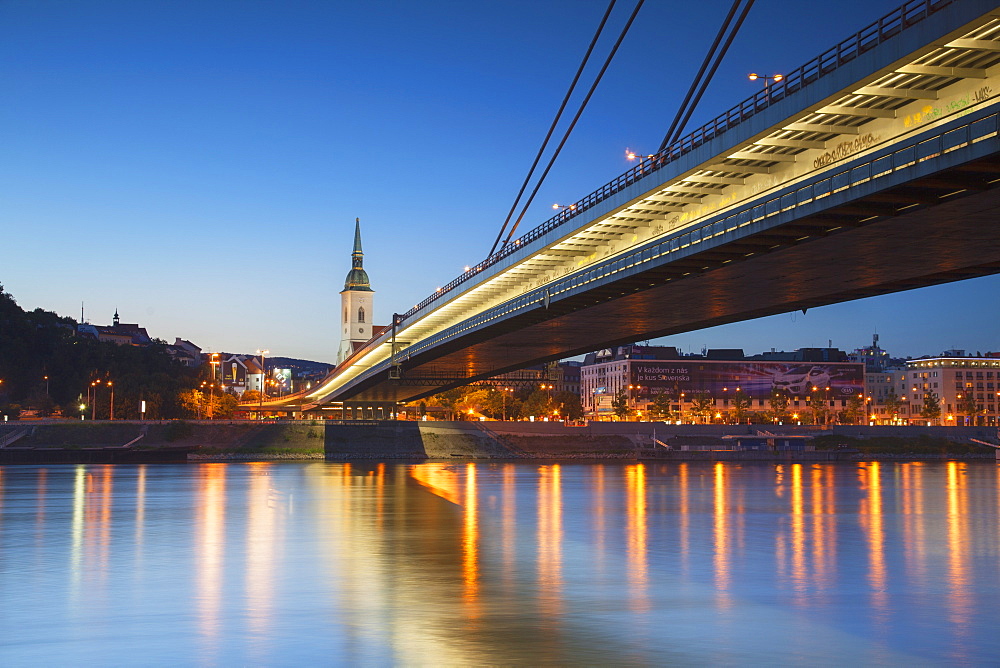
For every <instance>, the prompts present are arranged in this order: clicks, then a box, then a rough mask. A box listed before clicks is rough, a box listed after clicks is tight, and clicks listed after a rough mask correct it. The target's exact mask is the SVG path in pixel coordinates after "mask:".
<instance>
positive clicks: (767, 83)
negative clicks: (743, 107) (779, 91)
mask: <svg viewBox="0 0 1000 668" xmlns="http://www.w3.org/2000/svg"><path fill="white" fill-rule="evenodd" d="M747 78H748V79H750V81H756V80H757V79H763V80H764V99H765V100H768V101H770V100H771V95H770V92H769V89H770V82H771V81H773V82H774V83H778V82H779V81H782V80H783V79H784V78H785V75H784V74H772V75H771V76H766V75H763V74H757V73H756V72H751V73H750V74H748V75H747Z"/></svg>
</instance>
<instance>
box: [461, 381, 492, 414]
mask: <svg viewBox="0 0 1000 668" xmlns="http://www.w3.org/2000/svg"><path fill="white" fill-rule="evenodd" d="M465 389H466V392H465V393H464V394H463V395H462V396H461V397H459V398H458V400H457V401H456V402H455V408H456V409H457V410H458V411H459V412H461V413H462V414H463V415H468V416H470V417H471V416H474V415H475V414H476V413H479V414H482V412H483V409H484V408H485V406H486V403H487V401H486V400H487V398H488V397H489V393H490V391H489V389H488V388H485V387H469V388H465Z"/></svg>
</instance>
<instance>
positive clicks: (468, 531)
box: [462, 463, 479, 618]
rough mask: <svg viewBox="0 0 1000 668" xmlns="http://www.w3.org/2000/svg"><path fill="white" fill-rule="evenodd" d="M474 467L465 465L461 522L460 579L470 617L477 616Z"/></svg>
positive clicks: (477, 567)
mask: <svg viewBox="0 0 1000 668" xmlns="http://www.w3.org/2000/svg"><path fill="white" fill-rule="evenodd" d="M478 504H479V498H478V490H477V489H476V465H475V464H471V463H470V464H466V465H465V508H464V515H463V522H462V579H463V581H464V583H465V591H464V593H463V599H464V601H465V604H466V606H467V607H469V608H471V609H469V610H467V611H466V614H467V615H468V616H470V617H473V618H476V617H478V616H479V609H478V607H477V605H476V604H477V602H478V598H479V526H478V517H477V515H476V513H477V512H478Z"/></svg>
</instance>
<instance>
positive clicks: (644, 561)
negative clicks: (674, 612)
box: [625, 464, 649, 612]
mask: <svg viewBox="0 0 1000 668" xmlns="http://www.w3.org/2000/svg"><path fill="white" fill-rule="evenodd" d="M625 484H626V489H627V494H628V497H627V504H626V510H625V512H626V513H627V516H628V526H627V528H626V531H627V545H628V548H627V554H626V558H627V560H628V581H629V589H630V590H631V592H630V593H631V608H632V609H633V610H636V611H638V612H644V611H646V610H648V609H649V599H648V591H647V590H648V587H649V564H648V556H647V545H646V540H647V531H648V529H647V526H646V467H645V465H643V464H634V465H632V466H626V467H625Z"/></svg>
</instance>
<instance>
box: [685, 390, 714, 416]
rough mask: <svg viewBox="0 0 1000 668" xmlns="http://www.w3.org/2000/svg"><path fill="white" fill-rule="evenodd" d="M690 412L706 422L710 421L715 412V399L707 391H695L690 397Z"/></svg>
mask: <svg viewBox="0 0 1000 668" xmlns="http://www.w3.org/2000/svg"><path fill="white" fill-rule="evenodd" d="M691 412H692V413H694V415H695V417H698V418H701V419H702V420H704V421H705V422H706V423H708V422H711V420H712V413H714V412H715V399H714V398H713V397H712V395H711V394H709V393H708V392H704V391H702V392H695V394H694V395H693V396H692V397H691Z"/></svg>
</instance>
